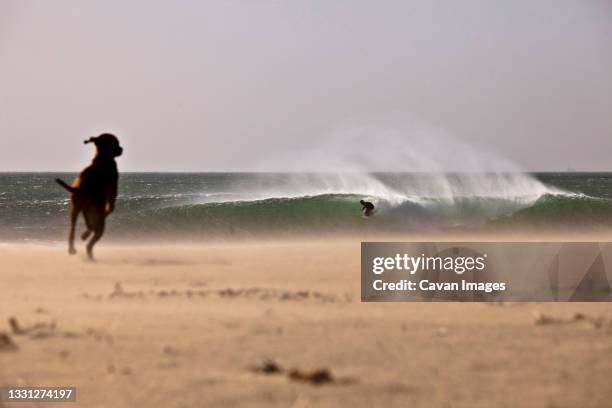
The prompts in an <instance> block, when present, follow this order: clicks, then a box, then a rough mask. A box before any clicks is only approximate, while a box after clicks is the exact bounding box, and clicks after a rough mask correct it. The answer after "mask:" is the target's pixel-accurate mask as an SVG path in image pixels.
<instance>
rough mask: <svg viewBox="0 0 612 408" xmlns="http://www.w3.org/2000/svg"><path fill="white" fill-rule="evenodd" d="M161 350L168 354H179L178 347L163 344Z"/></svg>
mask: <svg viewBox="0 0 612 408" xmlns="http://www.w3.org/2000/svg"><path fill="white" fill-rule="evenodd" d="M162 352H163V353H164V354H167V355H169V356H176V355H179V354H180V352H179V350H178V349H175V348H174V347H171V346H164V348H163V349H162Z"/></svg>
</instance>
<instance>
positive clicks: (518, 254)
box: [361, 242, 612, 302]
mask: <svg viewBox="0 0 612 408" xmlns="http://www.w3.org/2000/svg"><path fill="white" fill-rule="evenodd" d="M415 254H416V255H415ZM606 260H607V262H608V264H610V265H612V245H611V244H607V243H601V244H600V243H582V242H578V243H515V242H512V243H504V242H500V243H378V242H373V243H369V242H367V243H362V259H361V261H362V264H361V273H362V282H361V283H362V301H579V302H580V301H582V302H584V301H587V302H588V301H598V302H601V301H610V300H612V291H611V289H610V284H609V282H610V277H609V276H608V274H609V273H610V272H606ZM608 269H611V270H612V268H608Z"/></svg>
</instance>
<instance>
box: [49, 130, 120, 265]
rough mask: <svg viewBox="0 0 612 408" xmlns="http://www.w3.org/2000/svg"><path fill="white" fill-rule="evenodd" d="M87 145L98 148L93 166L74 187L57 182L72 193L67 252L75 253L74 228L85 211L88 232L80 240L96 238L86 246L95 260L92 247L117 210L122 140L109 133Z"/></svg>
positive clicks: (85, 171) (86, 169) (86, 141)
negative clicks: (106, 222)
mask: <svg viewBox="0 0 612 408" xmlns="http://www.w3.org/2000/svg"><path fill="white" fill-rule="evenodd" d="M84 143H94V144H95V145H96V156H95V157H94V159H93V161H92V163H91V165H89V166H88V167H86V168H85V170H83V172H81V174H80V175H79V177H77V178H76V180H75V181H74V183H73V184H72V185H68V184H66V183H65V182H64V181H62V180H60V179H55V181H57V182H58V183H59V185H61V186H62V187H64V188H65V189H66V190H68V191H70V193H71V197H70V201H71V206H70V234H69V236H68V252H69V253H70V254H71V255H72V254H75V253H76V249H74V229H75V226H76V222H77V218H78V216H79V213H81V212H83V217H84V218H85V225H86V226H87V230H86V231H85V232H84V233H83V235H81V238H82V239H83V240H86V239H87V238H88V237H89V235H90V234H91V233H92V232H93V236H92V237H91V239H90V240H89V242H88V243H87V256H89V259H93V247H94V245H95V244H96V242H98V240H99V239H100V238H101V237H102V234H104V224H105V221H106V216H107V215H108V214H110V213H111V212H113V210H114V209H115V200H116V199H117V184H118V181H119V172H118V171H117V163H116V162H115V157H118V156H121V153H123V149H122V148H121V146H119V140H118V139H117V138H116V137H115V136H114V135H112V134H110V133H103V134H101V135H100V136H98V137H91V138H89V140H85V142H84Z"/></svg>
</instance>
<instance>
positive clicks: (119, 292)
mask: <svg viewBox="0 0 612 408" xmlns="http://www.w3.org/2000/svg"><path fill="white" fill-rule="evenodd" d="M143 296H144V293H142V292H126V291H125V290H124V289H123V286H121V282H119V281H117V282H115V288H114V289H113V291H112V292H111V293H110V294H109V295H108V297H109V298H110V299H112V298H115V297H125V298H134V297H143Z"/></svg>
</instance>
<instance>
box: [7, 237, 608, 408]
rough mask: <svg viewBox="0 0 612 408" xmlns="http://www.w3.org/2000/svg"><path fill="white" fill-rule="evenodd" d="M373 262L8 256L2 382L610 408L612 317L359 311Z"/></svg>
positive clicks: (130, 401) (192, 249)
mask: <svg viewBox="0 0 612 408" xmlns="http://www.w3.org/2000/svg"><path fill="white" fill-rule="evenodd" d="M359 250H360V246H359V241H357V240H350V239H334V240H329V241H319V242H315V241H295V242H291V241H289V242H275V241H266V242H258V243H255V242H236V243H231V242H229V243H222V244H213V243H201V244H182V245H178V244H176V245H170V244H164V245H161V244H160V245H153V244H147V245H142V246H136V245H134V246H126V245H121V246H120V245H118V244H105V245H101V246H100V248H99V249H98V251H97V257H98V261H97V262H96V263H91V262H87V261H86V260H85V256H84V254H83V251H82V250H81V252H79V254H78V255H77V256H75V257H69V256H68V255H67V254H66V253H65V248H64V245H63V244H62V245H46V246H43V245H30V246H28V245H3V246H0V259H2V272H1V275H2V276H1V285H2V296H0V332H2V333H4V334H5V335H4V336H3V342H2V344H1V345H0V349H1V350H0V383H1V384H7V385H16V386H74V387H76V388H77V403H76V404H74V406H82V407H111V406H112V407H208V406H211V407H212V406H215V407H219V406H224V407H230V406H262V407H263V406H266V407H269V406H278V407H314V406H316V407H320V406H330V407H332V406H340V405H343V406H364V407H365V406H385V407H387V406H398V407H400V406H401V407H406V406H411V407H491V406H500V407H501V406H504V407H525V406H530V407H578V406H580V407H609V406H610V400H611V398H612V387H610V384H611V383H610V377H611V376H612V309H611V308H610V305H609V304H605V303H591V304H587V303H544V304H538V303H521V304H516V303H509V304H484V303H465V304H460V303H437V304H431V303H387V304H373V303H361V302H360V292H359V290H360V288H359V282H360V281H359V259H360V258H359ZM317 370H319V372H318V373H317ZM312 374H315V375H314V376H312ZM26 405H27V404H26ZM43 405H44V406H54V404H49V403H45V404H41V406H43ZM68 405H69V404H63V405H62V406H68ZM4 406H25V405H24V404H17V403H15V404H7V403H5V404H4ZM71 406H72V405H71Z"/></svg>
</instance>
